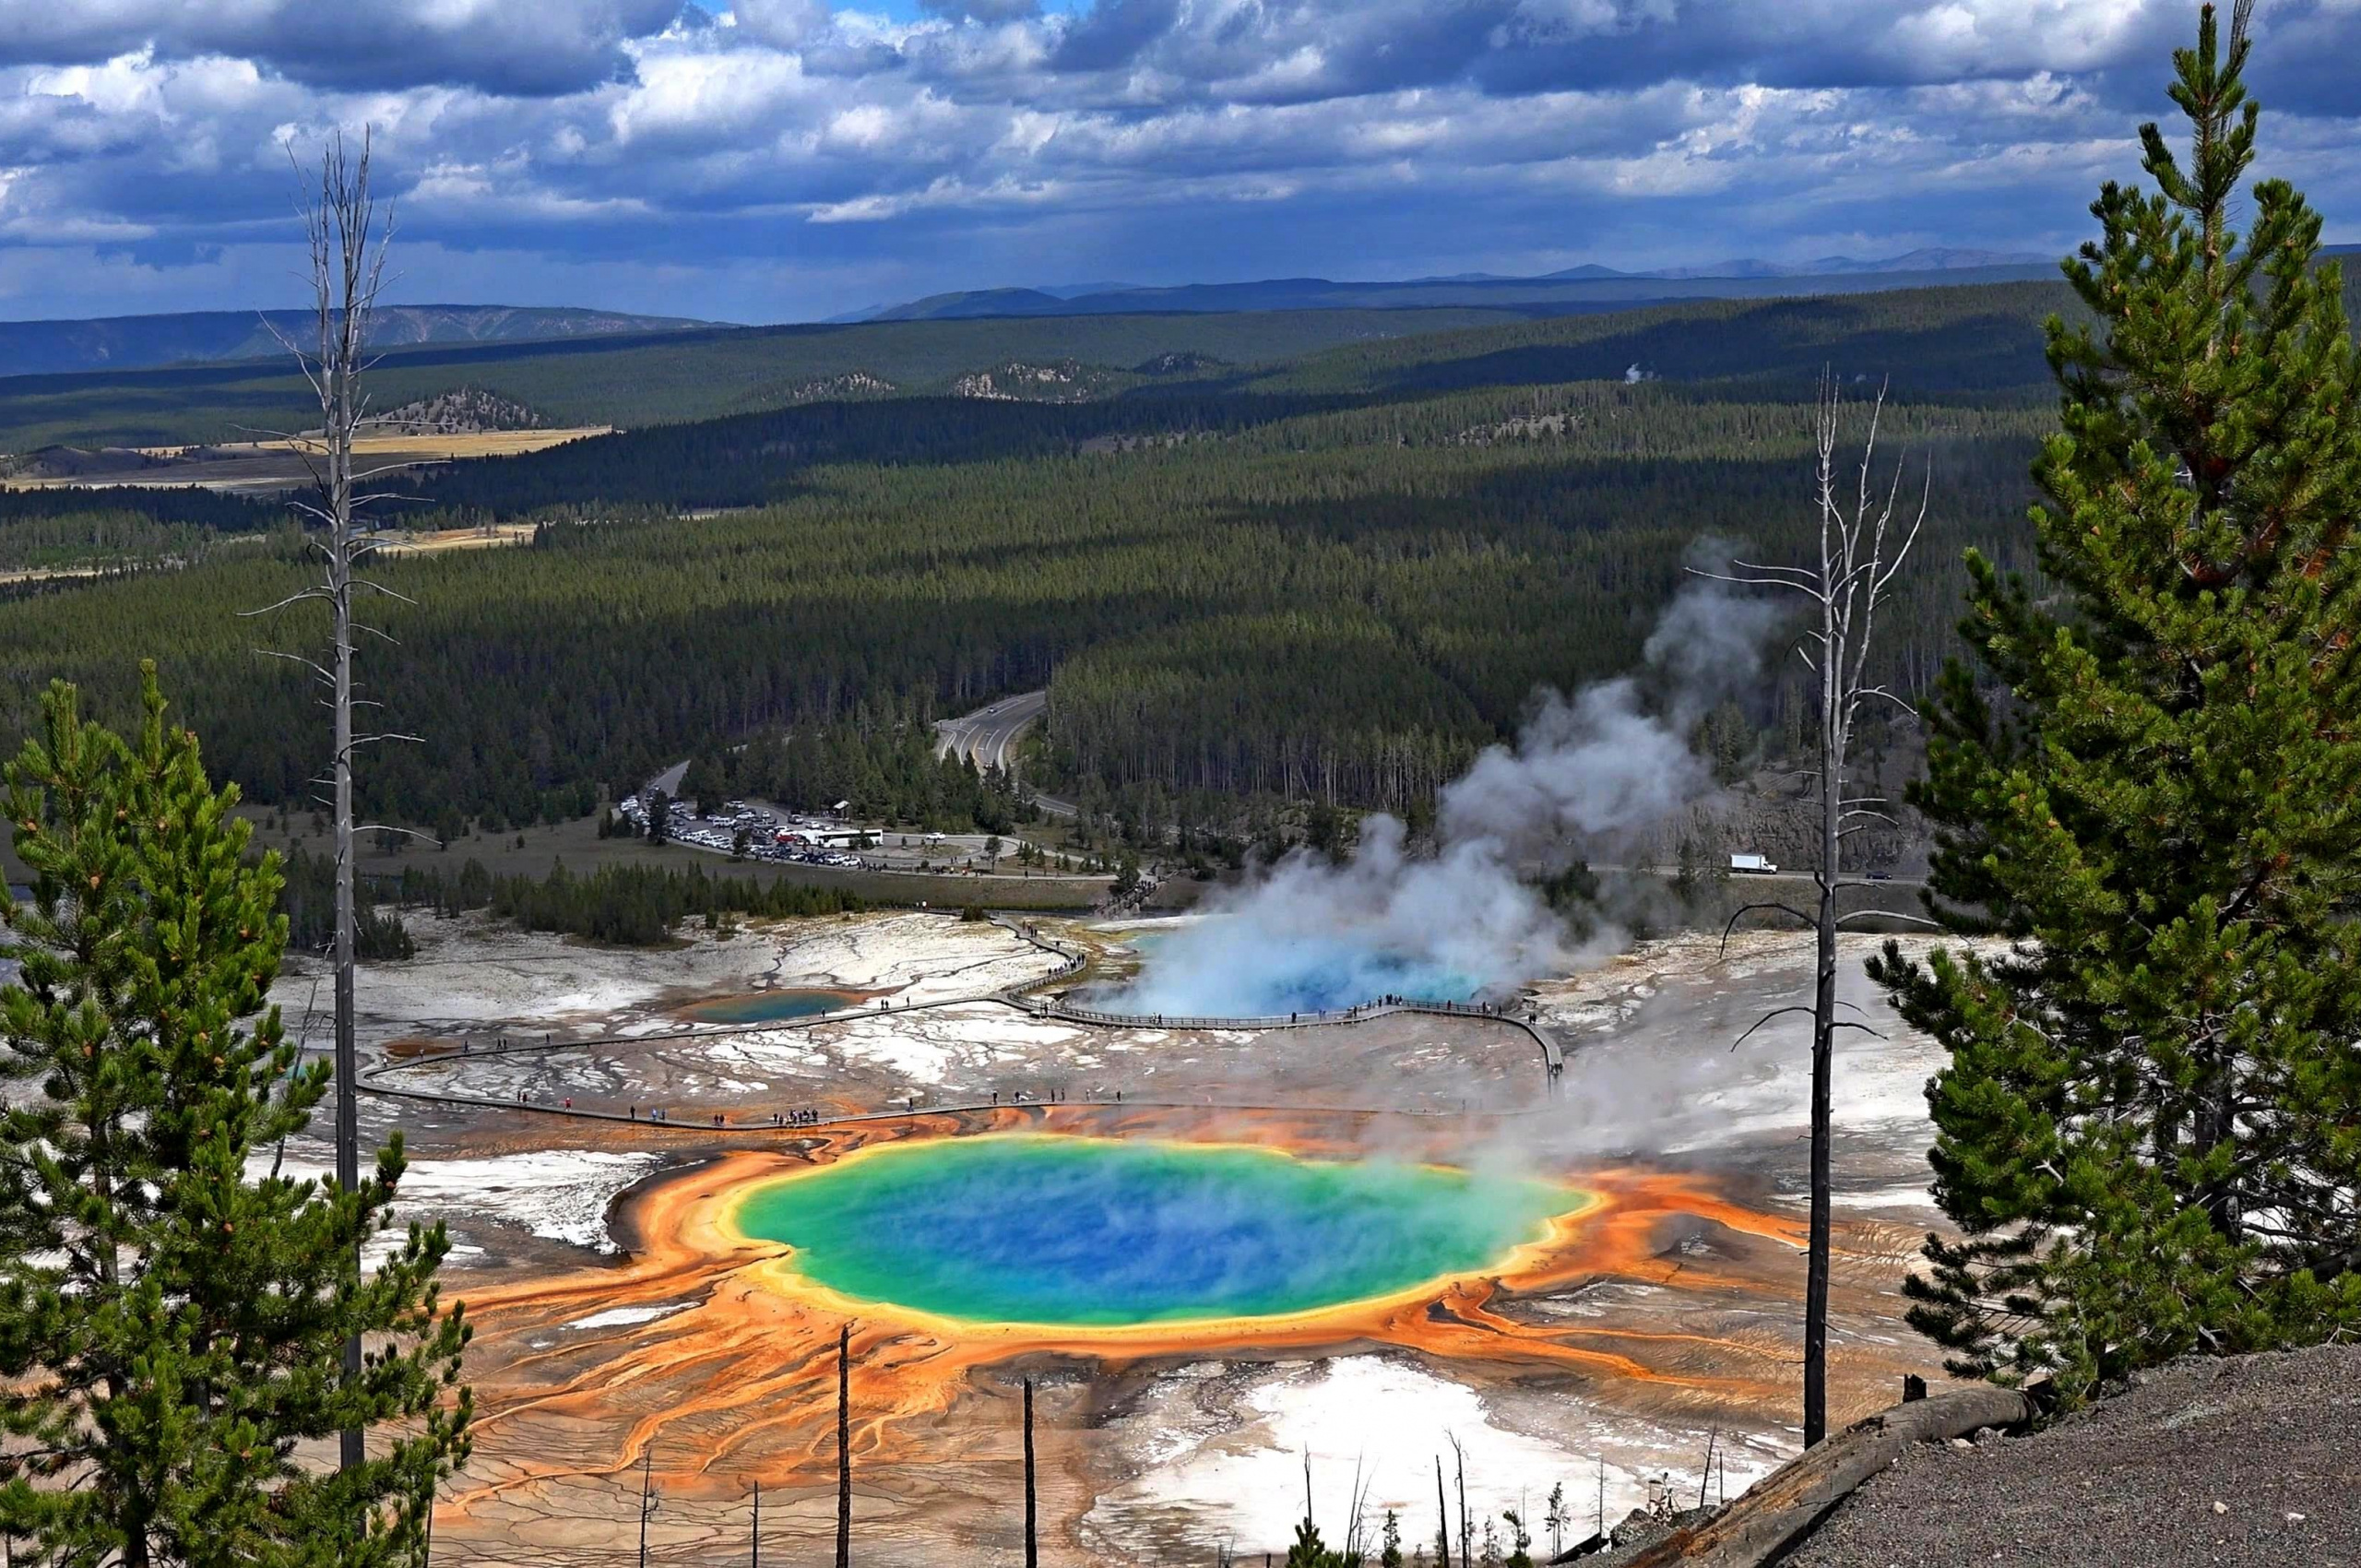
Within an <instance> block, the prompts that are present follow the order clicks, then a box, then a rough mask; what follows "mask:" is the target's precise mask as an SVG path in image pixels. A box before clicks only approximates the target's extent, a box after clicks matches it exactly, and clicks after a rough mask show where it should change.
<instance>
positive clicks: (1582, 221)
mask: <svg viewBox="0 0 2361 1568" xmlns="http://www.w3.org/2000/svg"><path fill="white" fill-rule="evenodd" d="M2195 10H2196V7H2195V6H2194V5H2193V4H2184V3H2181V0H2170V3H2165V0H2144V3H2143V0H0V317H24V316H70V315H104V314H121V313H125V312H132V311H146V310H183V309H201V308H214V307H231V306H235V307H242V308H243V307H249V306H255V305H262V304H277V303H289V302H290V301H291V297H292V295H293V292H294V282H293V276H292V267H293V262H294V257H293V255H292V254H291V250H290V248H289V244H288V242H289V240H290V237H291V232H292V229H293V223H292V219H291V212H292V204H293V199H294V194H295V180H294V177H293V175H292V173H291V170H290V167H289V161H288V150H287V149H288V148H289V146H290V145H292V146H293V148H295V149H296V152H297V155H298V156H299V157H301V156H305V155H307V154H310V153H314V152H315V151H316V148H317V147H318V145H319V142H320V139H321V137H323V135H324V134H325V133H326V131H327V129H328V128H329V127H332V126H336V125H346V126H359V125H372V126H374V128H375V133H376V136H377V138H378V141H377V145H378V149H379V160H380V169H379V184H380V188H381V189H382V190H384V191H385V192H386V193H387V194H389V195H391V196H393V197H394V200H395V205H396V208H397V219H398V223H399V231H400V232H399V239H398V242H397V271H398V272H399V274H400V277H399V280H398V284H397V291H396V294H397V297H398V298H401V299H405V300H409V301H412V302H425V301H450V302H489V301H499V302H504V303H551V304H596V305H606V306H611V307H615V308H623V309H634V310H643V311H650V312H660V313H668V314H676V315H698V316H706V317H713V318H719V319H731V320H742V321H777V320H806V319H812V318H814V317H817V316H823V315H829V314H832V313H835V312H838V311H843V310H848V309H851V308H855V307H858V306H861V305H865V304H870V303H880V302H887V301H893V300H898V299H906V298H909V297H911V296H914V295H918V294H923V293H928V292H932V291H940V290H945V289H953V288H968V287H989V286H993V285H1000V284H1011V283H1038V284H1062V283H1074V282H1085V281H1092V280H1100V279H1120V280H1123V281H1131V282H1141V283H1172V282H1184V281H1226V280H1233V279H1250V278H1258V277H1272V276H1302V275H1312V274H1316V275H1320V276H1325V277H1332V278H1402V277H1417V276H1427V275H1435V274H1446V273H1454V272H1463V271H1490V272H1506V273H1528V272H1539V271H1548V270H1552V269H1555V268H1558V267H1568V266H1572V265H1575V264H1578V263H1581V262H1586V261H1596V262H1601V263H1605V264H1607V265H1610V266H1621V267H1650V266H1665V265H1677V264H1684V263H1694V262H1703V261H1709V260H1714V259H1720V258H1723V257H1728V256H1735V255H1757V256H1767V257H1771V258H1774V259H1779V260H1801V259H1805V258H1809V257H1812V256H1817V255H1837V254H1844V255H1857V256H1876V255H1892V254H1894V253H1897V252H1901V251H1904V250H1908V249H1911V248H1914V247H1916V246H1919V245H1926V244H1940V245H1962V246H1971V247H1977V248H1985V249H2000V250H2039V251H2056V250H2059V249H2062V248H2065V247H2067V246H2070V244H2073V243H2074V242H2076V241H2077V240H2079V239H2080V238H2081V237H2082V235H2083V233H2084V232H2086V230H2087V227H2088V222H2089V220H2088V218H2087V215H2086V212H2085V208H2086V206H2087V204H2088V202H2089V199H2090V196H2091V195H2092V193H2093V191H2094V187H2095V185H2096V184H2097V182H2098V181H2099V180H2101V179H2102V178H2104V177H2106V176H2107V175H2110V174H2115V175H2130V174H2133V173H2135V172H2136V169H2135V166H2134V163H2133V160H2132V156H2131V151H2130V148H2131V133H2132V129H2133V127H2134V126H2135V125H2137V123H2138V122H2139V121H2140V120H2142V119H2144V118H2153V117H2156V116H2158V115H2160V114H2163V113H2168V112H2169V111H2170V104H2169V103H2168V102H2167V101H2166V100H2165V97H2164V94H2163V90H2162V88H2163V81H2164V77H2165V72H2166V69H2167V63H2166V59H2167V53H2168V51H2169V50H2170V48H2171V46H2172V45H2173V44H2174V43H2177V42H2181V41H2182V40H2183V39H2184V38H2186V37H2188V36H2189V35H2191V34H2192V33H2193V30H2194V15H2195ZM2258 33H2259V43H2258V57H2257V63H2256V66H2255V68H2254V70H2253V71H2252V72H2251V73H2250V74H2251V77H2252V79H2253V80H2254V83H2255V85H2256V88H2257V89H2258V92H2259V94H2260V96H2261V97H2262V98H2263V100H2264V102H2265V105H2266V110H2267V113H2268V118H2267V121H2266V129H2265V133H2264V136H2265V153H2266V162H2267V163H2268V165H2269V167H2270V169H2271V170H2272V172H2280V173H2284V174H2286V175H2288V176H2290V177H2292V178H2294V179H2296V181H2297V182H2298V183H2299V184H2303V185H2304V186H2305V188H2306V189H2307V190H2308V191H2309V193H2310V194H2311V196H2312V197H2313V199H2314V200H2315V202H2316V203H2317V204H2318V205H2319V206H2320V207H2321V208H2323V209H2325V210H2326V211H2327V213H2328V214H2329V219H2330V231H2329V232H2330V237H2331V239H2338V240H2355V239H2361V158H2356V157H2355V150H2356V148H2361V69H2356V67H2355V65H2354V62H2355V60H2361V0H2263V4H2262V8H2261V12H2260V20H2259V24H2258Z"/></svg>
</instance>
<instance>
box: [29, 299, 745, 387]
mask: <svg viewBox="0 0 2361 1568" xmlns="http://www.w3.org/2000/svg"><path fill="white" fill-rule="evenodd" d="M712 325H714V324H713V323H711V322H703V321H691V320H687V319H684V318H682V317H680V316H669V315H630V314H627V313H625V312H622V311H611V310H575V309H568V308H564V307H556V306H540V305H532V306H520V305H383V306H380V307H379V308H378V311H377V314H376V319H375V321H374V323H373V324H372V330H371V332H370V334H369V339H370V342H371V343H372V344H373V345H374V346H375V347H378V348H381V349H382V348H391V347H393V346H395V345H397V344H404V343H484V342H521V341H529V340H539V339H567V338H594V337H610V336H613V335H615V334H618V333H626V332H666V331H678V330H680V329H682V328H683V327H709V326H712ZM310 327H311V315H310V314H309V313H308V312H305V311H299V310H272V311H251V310H207V311H187V312H183V313H180V314H177V315H109V316H99V317H95V318H93V319H90V320H87V321H0V366H5V367H6V369H7V371H8V373H9V374H16V375H55V374H72V373H74V372H77V371H91V370H118V371H119V370H138V369H143V368H146V367H149V366H153V365H168V364H185V363H189V362H196V361H204V360H245V359H264V358H271V359H283V358H285V356H286V352H287V350H286V345H285V344H284V343H282V342H281V341H280V336H281V335H282V334H291V335H301V334H302V333H303V332H305V331H306V330H308V329H309V328H310Z"/></svg>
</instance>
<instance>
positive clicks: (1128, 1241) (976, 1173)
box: [735, 1136, 1584, 1327]
mask: <svg viewBox="0 0 2361 1568" xmlns="http://www.w3.org/2000/svg"><path fill="white" fill-rule="evenodd" d="M1583 1204H1584V1197H1583V1195H1582V1194H1579V1193H1577V1192H1575V1191H1573V1190H1572V1189H1571V1188H1566V1187H1561V1186H1556V1185H1553V1184H1550V1183H1547V1182H1530V1181H1517V1180H1505V1179H1489V1178H1484V1177H1478V1176H1472V1175H1470V1174H1468V1173H1466V1172H1465V1171H1460V1170H1446V1169H1442V1168H1439V1167H1435V1166H1427V1165H1404V1164H1384V1163H1375V1162H1367V1161H1332V1160H1308V1159H1302V1158H1297V1157H1295V1156H1293V1155H1291V1154H1287V1153H1284V1152H1281V1151H1278V1150H1274V1149H1268V1148H1258V1147H1249V1146H1231V1145H1208V1144H1178V1143H1146V1142H1141V1143H1128V1142H1116V1141H1112V1140H1108V1139H1100V1138H1075V1137H1042V1136H1000V1137H983V1138H961V1139H955V1140H948V1141H940V1142H931V1143H919V1144H903V1145H888V1146H879V1147H875V1148H872V1149H869V1150H866V1151H863V1152H862V1153H860V1154H859V1155H856V1156H853V1157H851V1158H846V1159H843V1160H840V1161H838V1162H836V1164H833V1165H826V1166H822V1167H819V1168H817V1169H815V1170H811V1171H807V1172H803V1173H801V1174H798V1175H793V1176H787V1177H781V1178H779V1179H777V1180H776V1181H773V1182H765V1183H762V1184H759V1185H757V1186H755V1187H753V1188H751V1189H750V1190H748V1191H747V1193H746V1194H744V1195H743V1196H742V1198H741V1199H740V1200H739V1204H738V1207H737V1210H736V1215H735V1218H736V1223H737V1225H738V1227H739V1228H740V1229H742V1230H743V1231H744V1232H745V1233H746V1234H747V1235H749V1236H752V1237H755V1238H758V1239H761V1240H765V1241H777V1242H780V1243H782V1244H784V1245H786V1246H788V1247H789V1248H790V1249H792V1251H791V1253H790V1255H789V1260H788V1261H789V1267H790V1268H791V1269H792V1270H793V1274H794V1277H795V1278H796V1279H797V1280H799V1281H808V1282H809V1283H810V1284H812V1285H815V1286H819V1287H821V1288H823V1289H826V1290H829V1291H832V1292H834V1293H835V1294H836V1295H837V1296H839V1297H842V1298H844V1299H846V1301H848V1302H849V1303H860V1304H864V1305H883V1306H888V1307H901V1308H906V1309H910V1310H914V1311H917V1312H919V1313H925V1314H928V1315H930V1316H933V1317H939V1318H948V1319H954V1320H957V1321H961V1322H968V1323H1024V1324H1044V1325H1048V1324H1067V1325H1074V1326H1086V1327H1109V1326H1121V1325H1126V1324H1185V1323H1190V1322H1195V1321H1202V1320H1211V1319H1223V1318H1266V1317H1287V1316H1291V1315H1295V1314H1299V1313H1308V1312H1316V1311H1320V1310H1323V1309H1325V1308H1330V1307H1335V1306H1339V1305H1341V1304H1343V1303H1346V1302H1348V1301H1364V1300H1371V1299H1375V1298H1379V1297H1384V1296H1391V1295H1395V1294H1398V1293H1400V1292H1402V1291H1405V1290H1408V1289H1415V1288H1418V1287H1419V1286H1422V1285H1427V1284H1430V1283H1435V1282H1440V1281H1442V1280H1443V1279H1446V1278H1448V1277H1452V1276H1454V1275H1459V1274H1465V1273H1467V1272H1470V1271H1473V1270H1477V1269H1482V1268H1485V1267H1488V1266H1497V1265H1501V1263H1503V1262H1504V1261H1505V1260H1506V1258H1507V1256H1508V1254H1509V1253H1512V1252H1513V1250H1514V1249H1516V1248H1518V1247H1520V1246H1525V1245H1531V1244H1533V1243H1536V1242H1538V1241H1543V1240H1545V1239H1546V1237H1547V1236H1548V1220H1549V1219H1550V1218H1552V1217H1553V1216H1557V1215H1560V1214H1565V1213H1568V1212H1571V1211H1572V1210H1575V1209H1578V1208H1580V1207H1581V1206H1583Z"/></svg>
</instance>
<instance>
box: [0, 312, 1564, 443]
mask: <svg viewBox="0 0 2361 1568" xmlns="http://www.w3.org/2000/svg"><path fill="white" fill-rule="evenodd" d="M1522 319H1524V315H1523V314H1522V313H1519V312H1514V311H1503V310H1416V311H1292V312H1271V313H1256V314H1251V315H1133V316H1091V317H1082V318H1074V319H1060V320H1050V321H1038V322H1027V321H903V322H879V323H873V324H862V325H855V326H814V327H736V328H729V329H709V330H699V331H694V332H665V333H656V334H640V335H635V336H624V337H618V338H586V339H575V340H572V341H567V342H540V343H469V344H428V345H424V346H421V347H415V348H406V349H395V350H388V351H387V352H386V354H385V355H384V356H383V357H382V358H381V359H380V360H379V361H378V362H377V364H376V366H375V367H374V371H373V373H372V374H371V378H370V385H371V387H372V389H373V392H374V396H375V398H377V399H378V405H377V406H379V407H384V408H392V407H395V406H397V405H399V404H402V403H408V402H411V401H415V400H416V399H419V398H430V397H433V396H434V395H435V394H437V393H442V392H448V391H450V390H452V389H453V388H455V387H457V386H477V387H481V388H482V389H483V390H484V391H486V392H489V393H491V394H492V395H494V396H497V397H500V398H506V399H507V400H509V401H511V402H516V403H521V404H523V405H524V406H526V407H527V408H529V409H533V410H537V411H538V412H540V414H541V415H542V416H543V417H544V418H546V419H547V420H548V421H549V422H551V423H552V424H560V425H594V424H603V425H619V426H624V427H635V426H643V425H650V424H661V423H671V422H681V421H689V420H705V419H713V418H717V417H719V416H722V415H728V414H735V413H744V412H750V411H753V410H765V409H778V408H786V407H790V406H793V405H796V404H801V403H810V402H823V401H830V400H838V399H843V398H871V397H881V396H884V397H890V396H904V397H910V396H941V395H943V394H946V393H949V392H951V391H952V390H953V389H954V387H955V385H956V384H958V383H959V382H960V381H961V379H962V378H963V377H968V376H974V375H980V374H992V373H995V372H1005V371H1006V370H1007V369H1008V368H1009V367H1010V366H1011V365H1012V364H1015V363H1022V364H1025V365H1026V366H1031V367H1042V368H1051V367H1063V366H1067V365H1073V366H1077V367H1079V366H1087V367H1091V369H1092V373H1093V374H1092V375H1091V378H1090V382H1089V385H1088V386H1086V387H1084V388H1082V389H1081V390H1082V391H1083V392H1084V393H1085V394H1086V395H1089V396H1099V395H1104V394H1105V393H1107V392H1110V391H1120V390H1123V389H1127V388H1130V387H1133V386H1145V385H1149V384H1153V383H1157V382H1161V381H1164V380H1169V379H1171V378H1173V377H1175V376H1176V375H1179V374H1189V373H1190V372H1192V370H1194V369H1197V368H1200V367H1204V366H1207V365H1215V366H1232V365H1274V364H1278V363H1284V362H1289V361H1292V360H1295V359H1298V358H1300V357H1301V356H1303V355H1305V354H1308V353H1313V352H1317V351H1318V350H1323V349H1327V348H1333V347H1335V346H1336V345H1339V344H1345V343H1354V342H1364V341H1370V340H1373V339H1381V338H1394V337H1406V336H1414V335H1418V334H1421V333H1430V332H1441V331H1448V330H1451V329H1453V328H1461V327H1477V326H1486V325H1501V324H1507V323H1513V322H1516V321H1520V320H1522ZM11 368H12V367H11V364H10V362H8V361H7V360H6V358H5V357H0V452H23V451H29V450H31V449H32V448H35V447H39V446H46V445H61V444H62V445H76V446H110V445H112V446H160V445H178V444H183V443H189V442H211V441H225V440H235V439H241V438H242V433H243V432H245V431H250V430H254V429H257V428H261V429H283V428H287V427H289V426H291V424H293V423H295V422H297V421H298V418H299V416H301V415H302V413H303V407H304V398H305V397H306V396H307V395H308V391H307V388H306V387H305V386H304V385H303V379H302V377H301V376H299V375H298V374H296V373H295V370H294V367H293V366H292V364H291V363H289V362H285V361H283V360H281V361H250V362H241V363H238V364H225V365H196V366H185V367H181V368H176V369H163V370H137V371H110V372H103V373H97V374H77V375H23V374H17V375H7V374H6V373H7V372H9V371H10V370H11ZM1003 379H1005V377H1003ZM1044 393H1046V394H1047V395H1050V396H1066V395H1069V391H1068V389H1067V388H1065V387H1063V386H1056V385H1051V386H1038V384H1037V386H1036V388H1035V389H1034V394H1033V395H1040V394H1044ZM314 417H316V415H314Z"/></svg>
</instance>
